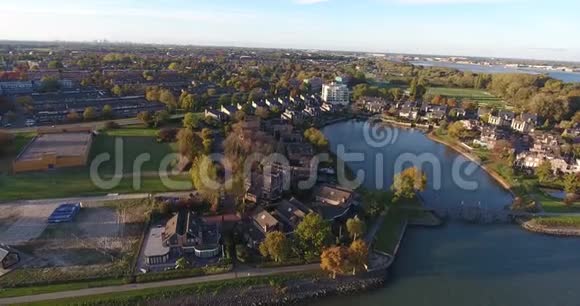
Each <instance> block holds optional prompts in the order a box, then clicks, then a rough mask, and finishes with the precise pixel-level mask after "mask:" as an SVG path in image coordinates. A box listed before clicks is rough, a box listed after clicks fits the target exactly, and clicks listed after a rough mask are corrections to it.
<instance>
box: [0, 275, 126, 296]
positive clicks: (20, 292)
mask: <svg viewBox="0 0 580 306" xmlns="http://www.w3.org/2000/svg"><path fill="white" fill-rule="evenodd" d="M126 283H127V282H126V280H125V279H121V278H112V279H104V280H96V281H85V282H74V283H68V284H57V285H47V286H34V287H21V288H9V289H0V298H9V297H16V296H27V295H35V294H44V293H52V292H61V291H72V290H81V289H88V288H97V287H106V286H117V285H123V284H126Z"/></svg>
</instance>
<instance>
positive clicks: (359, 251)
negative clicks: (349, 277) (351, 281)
mask: <svg viewBox="0 0 580 306" xmlns="http://www.w3.org/2000/svg"><path fill="white" fill-rule="evenodd" d="M348 253H349V262H350V264H351V266H352V274H353V275H355V274H356V269H357V268H361V267H364V266H365V265H366V264H367V261H368V257H369V248H368V246H367V244H366V243H365V242H364V241H363V240H361V239H358V240H354V241H353V242H352V243H351V244H350V247H349V248H348Z"/></svg>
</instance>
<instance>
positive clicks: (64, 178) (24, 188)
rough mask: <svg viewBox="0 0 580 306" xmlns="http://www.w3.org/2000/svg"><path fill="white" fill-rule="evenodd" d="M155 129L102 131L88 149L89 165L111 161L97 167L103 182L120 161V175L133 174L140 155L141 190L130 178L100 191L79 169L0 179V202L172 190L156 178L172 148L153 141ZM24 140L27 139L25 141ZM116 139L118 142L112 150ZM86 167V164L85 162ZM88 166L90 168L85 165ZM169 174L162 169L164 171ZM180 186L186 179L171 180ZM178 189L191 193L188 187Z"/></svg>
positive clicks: (84, 171) (113, 171)
mask: <svg viewBox="0 0 580 306" xmlns="http://www.w3.org/2000/svg"><path fill="white" fill-rule="evenodd" d="M155 133H156V129H151V128H143V127H141V126H131V127H127V128H121V129H116V130H110V131H105V132H103V133H101V134H99V135H98V136H96V138H95V140H94V142H93V146H92V149H91V155H90V159H89V161H92V160H93V159H94V158H95V157H97V156H99V155H101V154H103V153H108V154H109V155H110V157H111V160H109V161H106V162H103V163H102V164H101V165H100V166H99V167H98V173H99V174H100V176H101V177H102V178H103V179H111V177H112V175H113V174H114V173H115V164H116V162H117V161H120V162H121V164H122V167H121V169H122V171H123V173H130V174H132V173H134V169H133V165H134V161H135V160H137V157H139V156H141V155H142V154H144V153H145V155H142V156H144V157H148V158H149V159H150V160H149V161H146V162H144V163H143V165H142V168H141V171H142V172H145V173H143V174H142V175H141V187H140V188H137V189H136V188H134V186H133V177H132V176H131V175H128V176H126V177H124V178H123V179H122V180H121V181H120V182H119V184H118V185H117V186H115V187H114V188H112V189H106V190H104V189H100V188H97V187H96V186H95V184H94V183H93V181H92V180H91V177H90V175H89V169H90V168H89V166H87V167H81V168H68V169H65V168H63V169H57V170H52V171H47V172H32V173H21V174H16V175H7V174H5V175H0V201H10V200H17V199H23V198H27V199H42V198H60V197H70V196H84V195H101V194H107V193H134V192H165V191H172V190H174V189H173V188H171V186H169V187H168V186H164V184H163V183H162V182H161V179H160V178H159V176H158V175H154V174H155V173H157V172H158V171H159V169H160V164H161V160H162V159H163V158H164V157H166V156H168V155H169V154H170V153H173V152H174V148H175V145H174V144H168V143H158V142H157V141H156V139H155V138H154V137H153V136H154V135H155ZM21 137H22V138H20V139H19V140H18V143H19V144H25V143H26V139H28V140H29V139H30V138H31V137H32V136H31V135H23V136H21ZM26 137H28V138H26ZM117 139H119V140H121V141H122V150H121V146H116V142H117ZM116 149H118V150H119V152H120V154H122V159H120V160H119V159H116V158H115V155H116V154H115V151H116ZM89 163H90V162H89ZM89 165H90V164H89ZM167 170H170V168H169V169H164V171H167ZM172 178H173V179H175V180H177V181H180V182H189V181H190V180H191V179H190V177H189V175H187V174H184V175H178V176H173V177H172ZM178 189H181V190H183V189H185V190H188V189H191V184H188V185H187V187H184V188H178Z"/></svg>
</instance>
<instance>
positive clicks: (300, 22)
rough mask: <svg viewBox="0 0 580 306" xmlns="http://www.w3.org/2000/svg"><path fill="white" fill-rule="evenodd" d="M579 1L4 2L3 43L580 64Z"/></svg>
mask: <svg viewBox="0 0 580 306" xmlns="http://www.w3.org/2000/svg"><path fill="white" fill-rule="evenodd" d="M578 12H580V1H579V0H1V3H0V40H50V41H52V40H66V41H94V40H103V39H106V40H108V41H112V42H129V41H130V42H140V43H141V42H142V43H159V44H167V43H170V44H191V45H226V46H240V47H275V48H297V49H322V50H345V51H367V52H376V53H384V52H389V53H413V54H442V55H466V56H486V57H515V58H534V59H552V60H567V61H570V60H571V61H580V18H579V17H578Z"/></svg>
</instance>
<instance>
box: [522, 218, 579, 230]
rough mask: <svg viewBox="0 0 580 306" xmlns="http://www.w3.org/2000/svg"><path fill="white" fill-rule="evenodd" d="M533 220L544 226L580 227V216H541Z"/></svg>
mask: <svg viewBox="0 0 580 306" xmlns="http://www.w3.org/2000/svg"><path fill="white" fill-rule="evenodd" d="M533 221H534V222H536V223H537V224H539V225H543V226H550V227H564V228H580V216H560V217H539V218H534V219H533Z"/></svg>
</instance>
